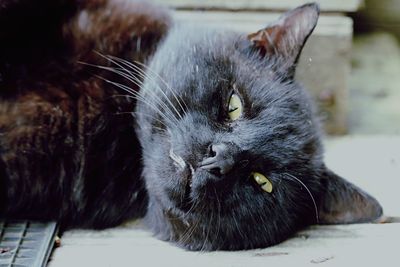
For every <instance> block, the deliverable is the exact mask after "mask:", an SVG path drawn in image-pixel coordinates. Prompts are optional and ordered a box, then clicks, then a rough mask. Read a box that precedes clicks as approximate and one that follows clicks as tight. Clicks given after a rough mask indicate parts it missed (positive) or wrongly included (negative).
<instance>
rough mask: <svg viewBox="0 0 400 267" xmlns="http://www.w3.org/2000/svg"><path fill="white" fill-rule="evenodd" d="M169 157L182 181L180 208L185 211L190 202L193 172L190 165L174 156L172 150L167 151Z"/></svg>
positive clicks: (179, 157)
mask: <svg viewBox="0 0 400 267" xmlns="http://www.w3.org/2000/svg"><path fill="white" fill-rule="evenodd" d="M169 157H170V158H171V159H172V162H173V164H174V165H175V166H176V167H177V168H178V170H179V171H180V172H181V174H182V178H183V181H184V194H183V198H182V200H181V208H182V209H183V210H185V207H186V206H187V205H188V203H190V201H191V197H190V195H191V192H192V187H193V177H194V173H195V170H194V168H193V166H192V165H191V164H190V163H187V162H185V160H184V159H183V158H182V157H181V156H179V155H177V154H175V153H174V150H173V149H172V148H171V149H170V150H169Z"/></svg>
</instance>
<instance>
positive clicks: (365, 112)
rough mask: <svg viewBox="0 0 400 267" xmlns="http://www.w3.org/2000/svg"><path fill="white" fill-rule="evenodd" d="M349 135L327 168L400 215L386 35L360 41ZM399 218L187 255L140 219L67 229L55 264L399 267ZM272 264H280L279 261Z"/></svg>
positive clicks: (329, 144) (392, 76)
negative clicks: (93, 228) (240, 248)
mask: <svg viewBox="0 0 400 267" xmlns="http://www.w3.org/2000/svg"><path fill="white" fill-rule="evenodd" d="M349 93H350V98H349V111H350V114H349V116H350V118H349V132H350V135H349V136H345V137H335V138H327V139H326V162H327V165H328V166H329V167H330V168H331V169H333V170H334V171H335V172H337V173H338V174H339V175H342V176H343V177H346V178H347V179H348V180H350V181H352V182H354V183H355V184H357V185H359V186H360V187H362V188H363V189H365V190H366V191H368V192H369V193H371V194H372V195H373V196H375V197H376V198H377V199H378V200H379V201H380V203H381V204H382V206H383V207H384V210H385V214H386V215H389V216H399V217H400V193H399V191H400V48H399V45H398V43H397V41H396V39H394V38H393V37H392V36H390V35H388V34H384V33H379V34H372V35H371V34H369V35H365V36H359V37H356V38H355V43H354V52H353V70H352V74H351V79H350V92H349ZM399 247H400V223H389V224H358V225H339V226H313V227H310V228H308V229H306V230H304V231H302V232H300V233H298V234H297V235H296V236H294V237H293V238H292V239H290V240H288V241H286V242H284V243H282V244H280V245H277V246H274V247H271V248H266V249H260V250H251V251H241V252H213V253H198V252H187V251H184V250H182V249H179V248H176V247H174V246H172V245H170V244H168V243H165V242H162V241H159V240H157V239H155V238H153V237H152V236H151V234H150V233H149V232H147V231H146V230H144V229H142V228H141V227H140V225H138V224H129V225H126V226H123V227H119V228H115V229H110V230H106V231H101V232H95V231H69V232H67V233H65V235H64V236H63V238H62V246H61V247H60V248H58V249H56V250H55V252H54V254H53V260H52V261H51V262H50V266H51V267H64V266H65V267H67V266H68V267H69V266H99V267H103V266H104V267H105V266H150V267H151V266H185V267H186V266H232V267H235V266H290V265H293V266H294V265H296V266H315V265H316V264H323V265H324V266H363V267H365V266H379V265H382V263H384V264H385V265H386V266H400V255H399ZM274 264H275V265H274Z"/></svg>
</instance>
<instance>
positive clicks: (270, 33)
mask: <svg viewBox="0 0 400 267" xmlns="http://www.w3.org/2000/svg"><path fill="white" fill-rule="evenodd" d="M318 17H319V6H318V4H316V3H310V4H306V5H303V6H300V7H298V8H295V9H293V10H291V11H288V12H286V13H284V14H283V15H282V16H281V17H280V18H279V19H278V20H277V21H275V22H274V23H272V24H270V25H268V26H267V27H266V28H264V29H261V30H259V31H258V32H255V33H251V34H249V35H248V36H247V38H248V39H249V40H250V41H251V42H252V44H253V46H254V47H255V48H256V49H257V51H258V52H259V54H260V55H261V56H263V57H264V56H267V57H271V56H275V57H277V58H280V59H281V60H280V64H281V66H279V68H280V69H279V70H277V71H280V72H281V73H286V74H287V76H290V77H289V78H292V76H294V70H295V65H296V63H297V61H298V58H299V56H300V53H301V50H302V49H303V46H304V44H305V43H306V41H307V39H308V37H309V36H310V35H311V33H312V32H313V30H314V28H315V26H316V25H317V22H318Z"/></svg>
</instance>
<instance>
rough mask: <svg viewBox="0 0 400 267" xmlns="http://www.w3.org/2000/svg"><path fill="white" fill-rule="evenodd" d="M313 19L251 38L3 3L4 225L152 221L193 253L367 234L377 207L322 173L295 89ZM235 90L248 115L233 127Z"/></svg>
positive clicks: (151, 20) (127, 8) (112, 3)
mask: <svg viewBox="0 0 400 267" xmlns="http://www.w3.org/2000/svg"><path fill="white" fill-rule="evenodd" d="M54 10H55V11H54ZM318 12H319V11H318V7H317V5H315V4H309V5H305V6H302V7H300V8H297V9H295V10H293V11H290V12H288V13H286V14H285V15H284V16H283V17H281V19H280V20H278V21H277V22H275V23H274V24H271V25H270V26H268V27H266V28H265V29H261V30H260V31H258V32H255V33H253V34H249V35H244V34H239V33H235V32H229V31H223V30H211V29H203V28H201V27H198V26H194V25H186V26H183V25H174V24H173V23H172V22H171V19H170V17H169V15H168V12H167V11H166V10H164V9H162V8H159V7H152V6H151V5H149V4H147V3H144V2H133V1H128V0H86V1H50V0H48V1H45V0H44V1H40V5H37V3H36V2H35V1H28V0H25V1H23V0H20V1H16V0H14V1H13V0H6V1H2V2H0V45H1V47H0V75H1V76H0V77H1V80H0V93H1V102H0V149H1V150H0V152H1V154H0V159H1V161H0V190H1V192H0V193H1V194H0V198H1V199H0V200H1V202H0V215H1V216H3V217H9V218H30V219H41V220H58V221H59V222H60V223H61V224H62V226H63V227H66V228H70V227H94V228H104V227H109V226H113V225H117V224H119V223H121V222H122V221H124V220H126V219H130V218H137V217H141V216H144V215H145V222H146V224H147V225H148V226H149V227H150V228H151V229H152V231H153V232H154V233H155V234H156V235H157V236H158V237H160V238H161V239H164V240H169V241H172V242H174V243H176V244H178V245H180V246H183V247H185V248H188V249H193V250H199V249H203V250H215V249H229V250H236V249H249V248H255V247H265V246H269V245H272V244H276V243H277V242H280V241H282V240H284V239H285V238H287V237H289V236H290V235H291V234H293V233H294V232H295V231H296V230H298V229H300V228H302V227H304V226H306V225H309V224H312V223H317V222H319V223H350V222H366V221H370V220H373V219H376V218H377V217H379V216H380V215H381V213H382V210H381V207H380V206H379V204H378V203H377V202H376V200H375V199H373V198H372V197H370V196H369V195H367V194H366V193H365V192H363V191H362V190H360V189H358V188H357V187H355V186H354V185H352V184H350V183H348V182H346V181H345V180H343V179H342V178H340V177H338V176H337V175H335V174H334V173H332V172H331V171H330V170H328V169H327V168H326V167H325V165H324V163H323V157H322V153H323V151H322V146H321V141H320V139H321V137H320V135H321V134H320V130H319V123H318V120H317V119H316V117H315V114H314V113H315V112H314V109H313V105H312V102H311V100H310V98H309V96H308V94H307V93H306V92H305V91H304V89H303V88H302V87H301V86H300V85H299V84H298V83H297V82H296V81H294V80H293V76H294V70H295V66H296V63H297V59H298V57H299V54H300V52H301V49H302V47H303V45H304V43H305V41H306V40H307V38H308V36H309V35H310V34H311V32H312V30H313V28H314V27H315V25H316V22H317V18H318ZM22 18H24V20H22ZM255 30H256V29H255ZM121 59H123V60H126V61H122V60H121ZM82 62H83V63H84V64H82ZM132 62H135V64H132ZM87 64H92V66H91V65H87ZM142 64H143V65H142ZM96 66H97V67H96ZM101 66H103V67H101ZM109 66H112V67H113V68H109ZM122 76H125V78H124V77H122ZM139 89H140V91H139ZM128 91H129V92H128ZM232 91H234V92H236V93H237V94H238V95H240V97H241V100H242V102H243V106H244V114H243V115H242V117H241V118H240V119H238V120H237V121H233V122H231V121H229V120H227V111H226V107H227V102H228V100H229V96H230V95H231V93H232ZM138 92H139V93H138ZM124 95H125V96H124ZM133 111H135V112H134V116H133V117H132V116H131V113H132V112H133ZM205 159H207V160H208V161H212V162H213V163H212V166H213V167H212V168H211V167H207V166H205V165H204V164H202V162H203V161H204V160H205ZM210 166H211V165H210ZM254 171H257V172H262V173H263V174H265V175H267V176H268V177H269V179H270V180H271V182H272V184H273V191H272V192H271V193H270V194H269V193H266V192H264V191H262V190H260V188H259V186H258V185H257V184H256V183H255V182H254V181H253V180H251V179H249V176H250V174H251V173H252V172H254Z"/></svg>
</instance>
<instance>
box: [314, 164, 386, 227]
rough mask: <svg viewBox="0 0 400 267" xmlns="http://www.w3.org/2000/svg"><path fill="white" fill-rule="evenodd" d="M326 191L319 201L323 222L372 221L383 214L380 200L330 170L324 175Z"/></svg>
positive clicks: (320, 217) (323, 180) (320, 216)
mask: <svg viewBox="0 0 400 267" xmlns="http://www.w3.org/2000/svg"><path fill="white" fill-rule="evenodd" d="M322 183H323V187H324V192H323V194H322V196H321V198H320V203H319V209H318V211H319V220H320V223H321V224H347V223H365V222H372V221H375V220H377V219H379V218H380V217H381V216H382V207H381V205H380V204H379V203H378V201H377V200H376V199H375V198H373V197H372V196H370V195H369V194H367V193H366V192H365V191H363V190H362V189H360V188H359V187H357V186H355V185H353V184H352V183H350V182H348V181H346V180H345V179H343V178H342V177H340V176H338V175H336V174H335V173H333V172H332V171H330V170H326V171H325V172H324V174H323V177H322Z"/></svg>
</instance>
